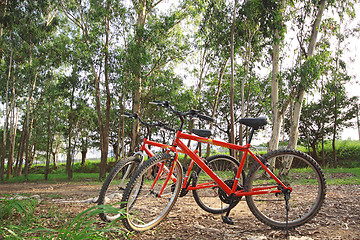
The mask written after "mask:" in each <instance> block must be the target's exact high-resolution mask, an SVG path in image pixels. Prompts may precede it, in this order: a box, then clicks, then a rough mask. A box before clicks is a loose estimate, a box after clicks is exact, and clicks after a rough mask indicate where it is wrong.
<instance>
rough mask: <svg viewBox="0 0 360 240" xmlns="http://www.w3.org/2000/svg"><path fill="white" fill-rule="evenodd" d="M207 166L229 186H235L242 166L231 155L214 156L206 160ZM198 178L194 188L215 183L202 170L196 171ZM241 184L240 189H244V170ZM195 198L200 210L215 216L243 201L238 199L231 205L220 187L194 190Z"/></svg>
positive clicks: (194, 182) (195, 180)
mask: <svg viewBox="0 0 360 240" xmlns="http://www.w3.org/2000/svg"><path fill="white" fill-rule="evenodd" d="M206 164H207V165H208V166H209V167H210V169H211V170H212V171H214V172H215V173H216V175H218V177H220V178H221V180H223V181H224V182H225V183H227V184H228V185H229V186H232V185H233V182H232V181H233V180H234V179H235V176H236V173H237V171H238V169H239V165H240V163H239V161H238V160H236V159H235V158H233V157H231V156H229V155H214V156H211V157H209V158H207V159H206ZM196 176H197V177H196V178H195V179H194V180H193V186H196V184H197V183H198V182H201V183H206V182H213V180H212V179H211V178H210V177H209V175H207V174H206V173H205V172H204V170H202V169H201V168H198V170H197V171H196ZM199 179H200V180H199ZM239 182H240V184H238V185H239V187H238V189H239V188H241V189H243V187H244V182H245V172H244V170H243V171H242V173H241V179H240V181H239ZM193 196H194V199H195V202H196V203H197V204H198V205H199V207H200V208H202V209H203V210H205V211H206V212H209V213H213V214H221V213H225V212H226V211H227V210H228V209H229V208H234V207H235V206H236V205H237V204H238V203H239V201H240V200H241V198H237V199H236V200H233V202H232V204H231V205H230V204H229V198H228V196H227V194H226V193H225V192H224V191H222V190H221V189H220V188H219V187H218V186H216V187H212V188H202V189H197V190H193Z"/></svg>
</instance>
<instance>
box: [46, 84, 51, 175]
mask: <svg viewBox="0 0 360 240" xmlns="http://www.w3.org/2000/svg"><path fill="white" fill-rule="evenodd" d="M48 91H49V92H48V94H49V98H48V107H49V110H48V116H47V117H48V119H47V121H48V125H47V146H46V166H45V174H44V175H45V176H44V178H45V180H48V174H49V172H50V157H51V153H50V152H51V149H50V141H51V138H52V133H51V110H52V104H51V77H50V78H49V87H48Z"/></svg>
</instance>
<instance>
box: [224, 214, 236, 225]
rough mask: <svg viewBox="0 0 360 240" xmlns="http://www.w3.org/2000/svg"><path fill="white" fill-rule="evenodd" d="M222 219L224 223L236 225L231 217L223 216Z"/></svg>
mask: <svg viewBox="0 0 360 240" xmlns="http://www.w3.org/2000/svg"><path fill="white" fill-rule="evenodd" d="M221 217H222V220H223V222H224V223H226V224H229V225H234V221H233V220H232V218H231V217H228V216H221Z"/></svg>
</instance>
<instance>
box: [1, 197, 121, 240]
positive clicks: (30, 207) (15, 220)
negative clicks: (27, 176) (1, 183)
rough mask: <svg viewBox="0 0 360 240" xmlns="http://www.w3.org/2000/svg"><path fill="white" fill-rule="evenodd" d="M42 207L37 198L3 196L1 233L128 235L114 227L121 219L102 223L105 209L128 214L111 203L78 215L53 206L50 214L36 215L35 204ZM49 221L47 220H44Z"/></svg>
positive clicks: (7, 235)
mask: <svg viewBox="0 0 360 240" xmlns="http://www.w3.org/2000/svg"><path fill="white" fill-rule="evenodd" d="M36 207H39V206H38V204H37V201H36V200H34V199H32V198H26V199H17V198H16V197H12V196H10V195H5V198H0V217H1V218H0V220H1V225H0V235H1V236H2V238H4V239H25V238H38V239H108V238H119V237H125V238H128V236H127V235H126V234H125V233H124V232H123V231H122V230H121V228H118V227H113V226H114V225H115V224H117V221H114V222H112V223H109V224H106V225H104V226H99V225H100V221H99V220H98V215H99V213H101V212H106V213H112V214H116V213H120V218H121V217H122V216H124V213H123V211H122V210H119V209H118V208H115V207H113V206H111V205H102V206H94V207H91V208H89V209H87V210H85V211H83V212H81V213H80V214H78V215H77V216H75V217H74V218H71V219H68V218H69V216H67V215H63V214H61V213H60V212H56V211H55V210H54V209H50V211H49V212H48V216H38V215H34V211H35V208H36ZM44 219H45V221H47V222H46V224H45V225H44V224H43V221H44ZM64 222H65V224H62V227H60V228H59V229H57V228H49V227H45V226H51V225H53V224H54V225H55V226H56V224H59V223H64Z"/></svg>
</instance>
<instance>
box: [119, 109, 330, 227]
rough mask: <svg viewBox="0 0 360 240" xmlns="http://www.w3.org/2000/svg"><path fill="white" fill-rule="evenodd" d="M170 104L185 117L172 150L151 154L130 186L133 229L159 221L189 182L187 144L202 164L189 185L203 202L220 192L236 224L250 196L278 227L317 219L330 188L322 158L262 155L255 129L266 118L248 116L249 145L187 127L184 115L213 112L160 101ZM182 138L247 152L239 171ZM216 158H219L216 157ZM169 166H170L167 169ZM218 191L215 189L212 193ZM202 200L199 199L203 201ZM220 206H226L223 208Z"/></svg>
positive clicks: (262, 216)
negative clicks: (254, 147) (181, 157)
mask: <svg viewBox="0 0 360 240" xmlns="http://www.w3.org/2000/svg"><path fill="white" fill-rule="evenodd" d="M156 103H157V104H158V105H159V106H163V107H166V108H167V109H169V110H170V111H171V112H173V113H174V114H175V115H176V116H178V117H179V118H180V120H181V124H180V127H179V129H178V130H177V133H176V137H175V140H174V142H173V146H171V148H170V149H169V151H168V152H166V153H163V154H159V155H156V156H154V157H152V158H150V159H148V160H147V161H146V162H144V164H142V165H141V166H140V168H139V169H138V170H137V171H136V172H135V173H134V175H133V176H132V178H131V180H130V182H129V183H128V184H127V187H126V189H125V191H124V195H123V198H122V200H121V202H122V204H121V206H120V207H121V208H123V209H125V210H126V213H127V218H124V219H123V220H122V221H123V224H124V225H125V227H126V228H127V229H129V230H130V231H145V230H148V229H150V228H153V227H154V226H156V225H157V224H159V223H160V222H161V221H162V220H163V219H164V218H165V217H166V216H167V214H168V213H169V211H170V210H171V209H172V207H173V206H174V204H175V202H176V200H177V198H178V196H179V193H180V191H181V189H182V187H183V186H184V183H183V171H182V166H181V164H180V163H179V161H178V152H179V151H178V149H181V150H182V151H183V152H184V153H186V154H187V155H188V156H190V158H191V159H192V160H193V161H194V162H195V163H196V164H197V165H198V166H199V168H200V170H199V171H198V173H197V174H196V179H194V180H193V181H192V184H191V185H189V186H188V187H187V190H192V191H193V193H194V196H197V198H198V201H200V202H201V204H199V205H203V206H205V208H207V207H208V208H212V206H209V204H208V203H209V202H211V201H208V199H209V196H210V198H212V199H213V198H214V196H216V198H217V199H218V200H219V201H220V202H221V204H224V205H225V204H226V205H227V206H228V208H227V210H226V215H224V216H222V217H223V221H224V222H225V223H228V224H233V221H232V218H230V217H229V214H230V211H231V209H232V208H233V207H235V206H236V205H237V203H238V202H239V200H240V199H241V197H243V196H245V198H246V202H247V204H248V207H249V208H250V210H251V212H252V213H253V214H254V215H255V217H256V218H258V219H259V220H260V221H262V222H263V223H265V224H267V225H269V226H271V227H273V228H278V229H291V228H295V227H298V226H301V225H303V224H305V223H306V222H308V221H309V220H310V219H312V218H313V217H314V216H315V215H316V214H317V213H318V211H319V210H320V208H321V206H322V204H323V202H324V199H325V194H326V182H325V178H324V174H323V172H322V170H321V168H320V166H319V165H318V164H317V163H316V161H315V160H314V159H313V158H311V157H310V156H308V155H307V154H305V153H302V152H300V151H296V150H276V151H273V152H269V153H267V154H265V155H264V156H263V157H258V156H256V155H255V154H254V153H253V152H252V151H251V150H250V148H251V140H252V137H253V134H254V131H255V130H257V129H259V128H261V127H263V126H264V125H266V124H267V120H266V118H263V117H260V118H245V119H240V123H241V124H244V125H246V126H249V127H250V128H251V133H250V136H249V138H248V139H247V143H246V144H245V145H244V146H240V145H236V144H231V143H227V142H223V141H218V140H213V139H210V138H209V136H210V131H208V130H196V131H193V133H194V134H196V135H192V134H186V133H183V132H182V128H183V124H184V119H185V117H187V116H191V117H193V116H196V117H198V118H201V119H203V120H208V121H211V120H212V118H210V117H207V116H204V115H200V114H199V113H198V112H197V111H194V110H190V111H188V112H179V111H175V110H174V109H173V107H172V106H170V104H169V103H168V102H156ZM182 139H189V140H193V141H197V142H202V143H207V144H212V145H216V146H221V147H225V148H229V149H234V150H237V151H241V152H243V156H242V158H241V161H240V164H239V165H238V167H237V169H236V170H235V171H234V168H233V167H229V166H230V165H231V164H226V165H225V166H221V167H220V165H221V164H220V162H219V164H215V165H212V166H215V168H212V166H211V165H208V164H207V163H206V161H204V160H203V159H202V158H201V157H200V156H198V155H197V154H196V153H195V152H194V151H192V150H190V149H189V148H188V147H187V146H186V144H185V143H184V142H183V141H182ZM248 155H250V156H251V157H252V158H253V159H254V160H255V162H254V163H253V165H252V166H251V168H250V170H249V171H248V174H247V176H246V179H245V181H244V183H242V180H241V179H242V178H243V171H244V166H245V161H246V159H247V156H248ZM215 162H216V161H215ZM154 166H158V168H157V171H156V173H155V174H154V175H153V176H152V177H151V178H147V177H146V173H147V172H148V171H149V170H150V169H153V167H154ZM164 169H168V171H164ZM214 192H215V193H216V194H215V195H214V194H211V195H210V194H209V193H214ZM198 201H197V202H198ZM219 212H224V211H221V209H220V211H219Z"/></svg>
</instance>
